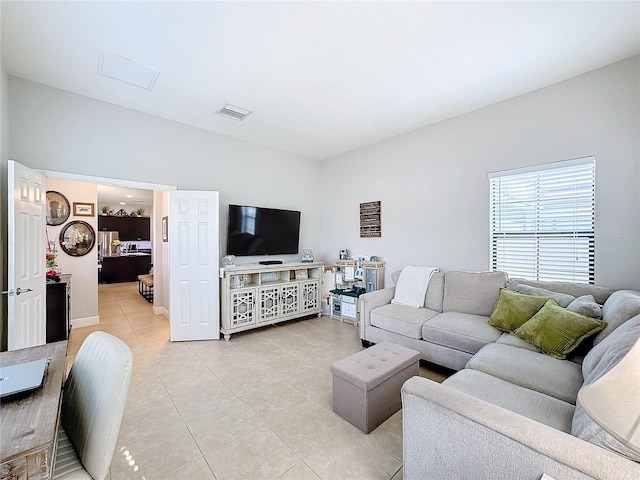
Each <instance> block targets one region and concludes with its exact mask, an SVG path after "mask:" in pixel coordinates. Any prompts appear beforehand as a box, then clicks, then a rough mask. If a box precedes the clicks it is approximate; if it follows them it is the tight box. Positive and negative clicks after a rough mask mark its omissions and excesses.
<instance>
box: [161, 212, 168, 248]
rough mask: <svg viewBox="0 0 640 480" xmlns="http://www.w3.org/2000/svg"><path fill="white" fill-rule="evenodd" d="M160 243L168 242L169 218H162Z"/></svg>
mask: <svg viewBox="0 0 640 480" xmlns="http://www.w3.org/2000/svg"><path fill="white" fill-rule="evenodd" d="M162 241H163V242H168V241H169V217H162Z"/></svg>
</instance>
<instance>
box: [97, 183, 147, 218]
mask: <svg viewBox="0 0 640 480" xmlns="http://www.w3.org/2000/svg"><path fill="white" fill-rule="evenodd" d="M121 203H124V205H122V204H121ZM152 205H153V191H152V190H142V189H140V188H129V187H116V186H112V185H101V184H98V209H100V210H101V209H102V207H103V206H107V207H109V209H110V210H113V211H114V212H117V211H118V210H120V209H121V208H124V209H125V210H126V211H127V212H129V213H131V212H132V211H136V210H138V209H139V208H143V209H144V210H145V215H151V208H152Z"/></svg>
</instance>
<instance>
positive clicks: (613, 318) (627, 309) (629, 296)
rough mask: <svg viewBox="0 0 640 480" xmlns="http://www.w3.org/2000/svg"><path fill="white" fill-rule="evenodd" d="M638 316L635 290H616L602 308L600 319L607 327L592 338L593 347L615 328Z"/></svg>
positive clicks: (639, 304) (639, 303)
mask: <svg viewBox="0 0 640 480" xmlns="http://www.w3.org/2000/svg"><path fill="white" fill-rule="evenodd" d="M638 314H640V293H639V292H636V291H635V290H618V291H616V292H613V293H612V294H611V296H610V297H609V298H607V301H606V302H604V305H603V306H602V319H603V320H605V321H606V322H607V324H608V325H607V327H606V328H605V329H604V330H602V331H601V332H600V333H598V334H597V335H596V336H595V337H593V345H594V346H596V345H598V344H599V343H600V342H602V341H603V340H604V339H605V338H607V336H608V335H610V334H611V333H612V332H613V331H614V330H615V329H616V328H618V327H619V326H620V325H622V324H623V323H624V322H626V321H627V320H629V319H630V318H632V317H635V316H636V315H638Z"/></svg>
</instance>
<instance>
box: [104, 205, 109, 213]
mask: <svg viewBox="0 0 640 480" xmlns="http://www.w3.org/2000/svg"><path fill="white" fill-rule="evenodd" d="M108 212H109V207H108V206H106V205H105V206H104V207H102V215H106V214H107V213H108Z"/></svg>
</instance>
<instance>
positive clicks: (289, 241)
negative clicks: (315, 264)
mask: <svg viewBox="0 0 640 480" xmlns="http://www.w3.org/2000/svg"><path fill="white" fill-rule="evenodd" d="M227 225H228V226H227V255H236V256H247V255H284V254H297V253H298V244H299V240H300V212H298V211H295V210H279V209H276V208H262V207H249V206H246V205H229V218H228V223H227Z"/></svg>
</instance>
